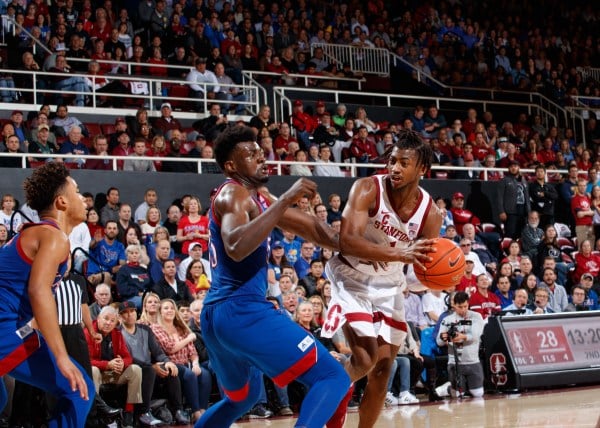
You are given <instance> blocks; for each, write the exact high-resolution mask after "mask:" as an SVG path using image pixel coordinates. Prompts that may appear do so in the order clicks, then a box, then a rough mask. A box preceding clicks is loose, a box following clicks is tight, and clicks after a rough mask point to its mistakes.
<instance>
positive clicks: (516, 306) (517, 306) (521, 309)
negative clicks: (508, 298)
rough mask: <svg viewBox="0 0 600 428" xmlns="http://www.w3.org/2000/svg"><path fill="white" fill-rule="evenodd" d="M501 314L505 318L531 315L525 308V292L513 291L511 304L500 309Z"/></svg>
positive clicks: (521, 290) (523, 290)
mask: <svg viewBox="0 0 600 428" xmlns="http://www.w3.org/2000/svg"><path fill="white" fill-rule="evenodd" d="M502 312H503V313H506V315H507V316H510V315H532V314H533V312H532V311H531V309H529V308H528V307H527V290H525V289H523V288H519V289H517V290H515V292H514V295H513V301H512V303H511V304H510V305H508V306H506V307H504V308H502Z"/></svg>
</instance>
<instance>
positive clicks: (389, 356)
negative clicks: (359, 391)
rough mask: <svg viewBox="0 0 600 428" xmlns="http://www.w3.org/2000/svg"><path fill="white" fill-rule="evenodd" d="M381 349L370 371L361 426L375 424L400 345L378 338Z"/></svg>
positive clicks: (360, 412)
mask: <svg viewBox="0 0 600 428" xmlns="http://www.w3.org/2000/svg"><path fill="white" fill-rule="evenodd" d="M378 341H379V350H378V359H377V363H376V364H375V367H373V369H372V370H371V371H370V372H369V374H368V375H367V376H368V381H367V386H366V388H365V393H364V394H363V398H362V400H361V403H360V408H359V415H360V419H359V423H358V427H359V428H371V427H372V426H373V425H375V422H376V421H377V418H378V416H379V414H380V413H381V409H383V403H384V402H385V394H386V392H387V383H388V379H389V377H390V369H391V367H392V364H393V362H394V359H395V357H396V354H397V353H398V349H399V347H398V346H395V345H390V344H389V343H386V342H384V341H383V340H381V338H378Z"/></svg>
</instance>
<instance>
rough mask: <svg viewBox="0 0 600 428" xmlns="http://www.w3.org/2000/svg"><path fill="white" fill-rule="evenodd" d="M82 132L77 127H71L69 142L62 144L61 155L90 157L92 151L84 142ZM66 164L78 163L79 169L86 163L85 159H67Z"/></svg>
mask: <svg viewBox="0 0 600 428" xmlns="http://www.w3.org/2000/svg"><path fill="white" fill-rule="evenodd" d="M82 137H83V134H82V131H81V128H80V127H79V126H77V125H73V126H71V128H70V129H69V134H68V138H67V140H66V141H65V142H64V143H62V144H61V146H60V150H59V153H60V154H63V155H67V154H72V155H89V154H90V151H89V149H88V148H87V146H86V145H85V144H84V143H83V141H82ZM64 161H65V162H72V163H76V164H77V165H78V167H79V168H83V166H84V165H85V163H86V160H85V159H82V158H76V159H74V158H66V159H65V160H64Z"/></svg>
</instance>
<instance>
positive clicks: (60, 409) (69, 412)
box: [10, 340, 95, 428]
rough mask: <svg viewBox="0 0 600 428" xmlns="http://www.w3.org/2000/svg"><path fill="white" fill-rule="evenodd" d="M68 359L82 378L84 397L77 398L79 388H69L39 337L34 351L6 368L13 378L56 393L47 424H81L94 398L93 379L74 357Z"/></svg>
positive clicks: (62, 425) (58, 425)
mask: <svg viewBox="0 0 600 428" xmlns="http://www.w3.org/2000/svg"><path fill="white" fill-rule="evenodd" d="M71 361H73V363H74V364H75V365H76V366H77V368H79V370H80V371H81V373H82V375H83V378H84V379H85V381H86V384H87V388H88V395H89V399H88V400H84V399H83V398H81V396H80V392H79V391H73V390H71V385H70V384H69V382H68V380H67V379H66V378H65V377H64V376H63V375H62V373H61V372H60V371H59V370H58V367H57V365H56V360H55V359H54V355H53V354H52V353H51V352H50V350H49V349H48V345H46V343H45V342H44V341H43V340H42V343H41V346H40V348H39V349H38V350H37V351H35V352H34V353H33V354H32V355H31V356H30V357H29V358H28V359H27V360H25V361H24V362H22V363H21V364H19V365H18V366H16V367H15V368H14V369H13V370H12V371H11V372H10V375H11V376H12V377H14V378H15V379H17V380H20V381H21V382H24V383H27V384H29V385H33V386H35V387H38V388H40V389H42V390H44V391H46V392H48V393H50V394H52V395H54V396H55V397H56V399H57V400H58V401H57V403H56V407H55V409H54V412H55V414H54V415H53V417H52V419H51V420H50V421H49V423H48V426H49V427H51V428H54V427H56V428H58V427H83V426H85V421H86V419H87V415H88V413H89V411H90V408H91V407H92V403H93V402H94V395H95V390H94V383H93V382H92V380H91V379H90V377H89V376H88V375H87V373H86V372H85V370H84V369H83V368H82V367H81V366H80V365H79V364H78V363H77V362H76V361H75V360H73V359H71Z"/></svg>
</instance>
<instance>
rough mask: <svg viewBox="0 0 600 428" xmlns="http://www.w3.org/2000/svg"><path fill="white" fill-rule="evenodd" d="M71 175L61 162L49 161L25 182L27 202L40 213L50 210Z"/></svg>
mask: <svg viewBox="0 0 600 428" xmlns="http://www.w3.org/2000/svg"><path fill="white" fill-rule="evenodd" d="M70 175H71V174H70V173H69V170H68V169H67V168H66V167H65V165H64V164H63V163H60V162H48V163H46V164H44V165H43V166H41V167H40V168H38V169H36V170H35V171H33V174H31V176H29V177H27V178H26V179H25V182H24V183H23V189H24V190H25V199H26V200H27V204H28V205H29V206H30V207H31V208H33V209H34V210H37V211H38V212H40V213H41V212H44V211H46V210H48V209H49V208H50V206H51V205H52V203H53V202H54V199H55V198H56V196H58V194H59V193H60V191H61V190H62V188H63V186H65V184H66V183H67V177H69V176H70Z"/></svg>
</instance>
